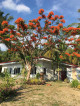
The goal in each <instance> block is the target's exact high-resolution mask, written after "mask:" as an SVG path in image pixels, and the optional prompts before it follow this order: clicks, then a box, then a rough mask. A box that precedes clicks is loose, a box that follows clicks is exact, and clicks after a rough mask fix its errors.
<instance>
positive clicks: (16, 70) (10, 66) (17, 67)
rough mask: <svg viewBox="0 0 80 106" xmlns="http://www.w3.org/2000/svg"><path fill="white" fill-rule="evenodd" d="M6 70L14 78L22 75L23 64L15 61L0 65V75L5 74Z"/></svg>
mask: <svg viewBox="0 0 80 106" xmlns="http://www.w3.org/2000/svg"><path fill="white" fill-rule="evenodd" d="M6 69H7V71H8V72H9V73H10V74H11V77H14V76H16V75H17V74H20V73H21V70H22V64H21V63H19V62H15V61H9V62H2V63H0V73H3V72H4V71H5V70H6Z"/></svg>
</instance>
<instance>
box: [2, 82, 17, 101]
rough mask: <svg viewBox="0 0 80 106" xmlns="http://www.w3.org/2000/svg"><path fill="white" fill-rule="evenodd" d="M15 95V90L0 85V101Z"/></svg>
mask: <svg viewBox="0 0 80 106" xmlns="http://www.w3.org/2000/svg"><path fill="white" fill-rule="evenodd" d="M16 94H17V90H16V89H15V88H12V87H9V86H6V85H4V84H1V85H0V100H2V101H3V100H6V99H7V98H8V97H10V96H12V95H14V96H15V95H16Z"/></svg>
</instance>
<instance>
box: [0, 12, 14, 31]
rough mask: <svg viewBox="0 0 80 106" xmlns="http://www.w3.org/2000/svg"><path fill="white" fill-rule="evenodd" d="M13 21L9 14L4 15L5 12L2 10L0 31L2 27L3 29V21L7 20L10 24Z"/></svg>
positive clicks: (0, 13)
mask: <svg viewBox="0 0 80 106" xmlns="http://www.w3.org/2000/svg"><path fill="white" fill-rule="evenodd" d="M12 19H13V17H12V16H9V13H7V14H6V15H4V12H3V11H1V10H0V30H2V27H1V23H2V21H4V20H7V21H8V22H10V21H11V20H12Z"/></svg>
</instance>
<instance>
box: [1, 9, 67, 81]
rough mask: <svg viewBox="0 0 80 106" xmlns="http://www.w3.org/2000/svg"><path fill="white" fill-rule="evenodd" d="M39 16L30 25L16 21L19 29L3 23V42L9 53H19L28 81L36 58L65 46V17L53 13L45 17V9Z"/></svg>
mask: <svg viewBox="0 0 80 106" xmlns="http://www.w3.org/2000/svg"><path fill="white" fill-rule="evenodd" d="M39 14H40V16H39V17H38V18H36V19H33V20H30V21H29V23H28V24H26V23H25V21H24V20H23V19H22V18H18V19H17V20H16V21H15V23H16V25H17V27H15V26H13V25H9V24H8V22H7V21H3V22H2V26H3V30H1V31H0V39H1V42H3V43H4V44H5V45H6V46H7V47H8V48H9V49H8V51H9V52H11V51H13V52H17V53H18V54H19V55H20V57H21V59H22V60H23V62H24V65H25V68H26V70H28V74H27V80H28V79H29V76H30V72H31V68H32V67H33V64H35V61H33V58H34V57H35V56H37V57H39V56H42V55H43V54H44V53H45V52H46V51H47V50H49V49H52V48H58V47H59V43H62V44H64V42H63V39H64V38H65V36H63V35H61V31H62V28H63V23H65V20H64V19H63V18H64V17H63V16H62V15H61V16H58V15H54V13H53V11H51V12H49V14H48V16H45V14H44V9H40V10H39ZM42 21H44V24H43V25H42V24H41V23H42ZM26 66H28V67H26Z"/></svg>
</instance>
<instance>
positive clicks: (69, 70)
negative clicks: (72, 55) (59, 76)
mask: <svg viewBox="0 0 80 106" xmlns="http://www.w3.org/2000/svg"><path fill="white" fill-rule="evenodd" d="M73 71H74V72H73ZM73 74H74V75H75V76H74V75H73ZM67 78H68V79H69V80H70V82H71V81H72V80H74V79H77V80H78V81H80V67H78V68H72V67H70V68H67Z"/></svg>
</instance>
